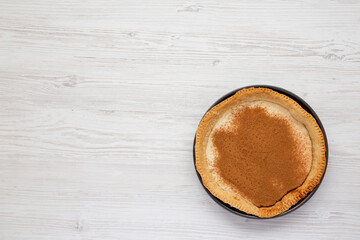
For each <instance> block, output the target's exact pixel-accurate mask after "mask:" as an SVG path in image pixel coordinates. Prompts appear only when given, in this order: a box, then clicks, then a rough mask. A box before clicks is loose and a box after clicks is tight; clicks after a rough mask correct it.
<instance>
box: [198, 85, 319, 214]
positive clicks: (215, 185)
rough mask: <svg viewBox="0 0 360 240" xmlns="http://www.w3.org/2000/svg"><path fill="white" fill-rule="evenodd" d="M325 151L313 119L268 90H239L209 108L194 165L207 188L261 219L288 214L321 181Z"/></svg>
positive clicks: (201, 129) (202, 121) (228, 202)
mask: <svg viewBox="0 0 360 240" xmlns="http://www.w3.org/2000/svg"><path fill="white" fill-rule="evenodd" d="M325 152H326V147H325V141H324V136H323V133H322V131H321V129H320V127H319V125H318V124H317V122H316V120H315V119H314V117H313V116H312V115H311V114H309V113H308V112H307V111H305V110H304V109H303V108H302V107H301V106H300V105H299V104H298V103H297V102H295V101H294V100H293V99H291V98H289V97H288V96H286V95H283V94H280V93H278V92H276V91H273V90H271V89H269V88H246V89H242V90H239V91H238V92H237V93H236V94H235V95H233V96H231V97H229V98H227V99H226V100H224V101H222V102H221V103H219V104H217V105H216V106H214V107H213V108H211V109H210V110H209V111H208V112H207V113H206V114H205V116H204V117H203V119H202V120H201V122H200V124H199V127H198V129H197V132H196V141H195V161H196V169H197V171H198V173H199V174H200V176H201V179H202V182H203V184H204V186H205V187H206V188H207V189H208V190H209V191H210V192H211V194H212V195H214V196H215V197H217V198H218V199H220V200H221V201H223V202H225V203H227V204H229V205H230V206H232V207H234V208H236V209H238V210H240V211H243V212H245V213H247V214H251V215H255V216H258V217H260V218H268V217H273V216H276V215H278V214H280V213H283V212H285V211H286V210H288V209H289V208H291V206H293V205H295V204H296V203H297V202H298V201H300V200H301V199H303V198H304V197H305V196H306V195H307V194H308V193H310V192H311V191H312V190H313V189H314V187H316V186H317V185H318V184H319V183H320V180H321V178H322V175H323V174H324V171H325V166H326V157H325Z"/></svg>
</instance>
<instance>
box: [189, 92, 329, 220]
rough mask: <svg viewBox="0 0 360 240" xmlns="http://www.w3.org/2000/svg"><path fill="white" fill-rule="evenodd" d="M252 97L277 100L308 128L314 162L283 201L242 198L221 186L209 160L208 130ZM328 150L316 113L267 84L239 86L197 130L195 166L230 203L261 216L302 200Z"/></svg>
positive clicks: (207, 184)
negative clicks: (254, 201)
mask: <svg viewBox="0 0 360 240" xmlns="http://www.w3.org/2000/svg"><path fill="white" fill-rule="evenodd" d="M252 99H253V100H255V99H263V100H266V101H270V102H274V103H276V104H279V105H281V106H283V107H285V108H286V109H288V110H289V112H290V113H291V115H292V116H293V117H294V118H295V119H297V120H298V121H299V122H301V123H303V124H304V126H305V127H306V129H307V130H308V132H309V135H310V138H311V142H312V157H313V159H312V166H311V169H310V172H309V174H308V176H307V178H306V179H305V181H304V183H303V184H302V185H301V186H300V187H298V188H296V189H294V190H292V191H290V192H289V193H287V194H286V195H285V196H284V197H283V198H282V199H281V200H280V201H278V202H277V203H276V204H275V205H273V206H271V207H261V208H258V207H256V206H255V205H253V204H252V203H250V202H249V201H247V200H246V199H244V198H242V197H241V196H240V195H238V194H236V193H234V192H232V191H231V190H229V189H224V188H222V187H221V186H220V184H219V183H217V182H216V181H215V180H214V176H213V175H212V173H211V170H210V169H209V168H208V164H207V158H206V146H207V142H208V139H209V134H210V133H211V131H212V128H213V127H214V124H215V123H216V122H217V120H218V118H219V117H220V116H221V115H222V113H224V112H225V111H226V110H227V109H230V108H231V107H232V106H235V105H237V104H239V102H242V101H244V100H246V101H251V100H252ZM325 152H326V147H325V140H324V136H323V133H322V131H321V129H320V127H319V126H318V124H317V122H316V120H315V119H314V117H313V116H312V115H311V114H309V113H308V112H306V111H305V110H304V109H303V108H302V107H301V106H300V105H299V104H298V103H297V102H295V101H294V100H293V99H291V98H289V97H287V96H285V95H283V94H280V93H278V92H276V91H273V90H271V89H268V88H246V89H242V90H239V91H238V92H237V93H236V94H235V95H233V96H231V97H229V98H227V99H226V100H224V101H222V102H221V103H219V104H217V105H216V106H214V107H213V108H211V109H210V110H209V111H208V112H207V113H206V114H205V116H204V117H203V119H202V120H201V122H200V124H199V126H198V129H197V132H196V142H195V160H196V169H197V171H198V172H199V174H200V176H201V178H202V182H203V184H204V186H205V187H206V188H207V189H208V190H209V191H210V192H211V193H212V194H213V195H214V196H216V197H217V198H219V199H220V200H222V201H223V202H225V203H228V204H229V205H231V206H232V207H235V208H237V209H239V210H240V211H243V212H246V213H248V214H253V215H255V216H258V217H261V218H268V217H273V216H276V215H278V214H280V213H282V212H285V211H286V210H288V209H289V208H290V207H291V206H293V205H294V204H296V203H297V202H298V201H299V200H301V199H302V198H304V197H305V196H306V195H307V194H308V193H309V192H311V191H312V190H313V189H314V188H315V187H316V186H317V185H318V184H319V183H320V180H321V177H322V175H323V174H324V171H325V167H326V157H325Z"/></svg>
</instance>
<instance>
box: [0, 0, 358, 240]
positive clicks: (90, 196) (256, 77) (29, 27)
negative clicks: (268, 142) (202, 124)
mask: <svg viewBox="0 0 360 240" xmlns="http://www.w3.org/2000/svg"><path fill="white" fill-rule="evenodd" d="M359 13H360V2H359V1H351V0H337V1H325V0H320V1H316V2H314V1H308V0H302V1H297V2H294V1H280V0H269V1H250V0H243V1H235V0H231V1H215V0H207V1H191V2H187V1H178V0H173V1H162V0H158V1H133V0H132V1H130V0H122V1H115V0H109V1H96V0H93V1H69V0H65V1H61V2H54V1H52V2H49V1H20V0H18V1H9V0H3V1H1V2H0V81H1V84H0V107H1V111H0V239H2V240H9V239H11V240H13V239H22V240H23V239H34V240H35V239H36V240H39V239H239V238H243V239H264V238H266V239H279V238H284V239H304V238H307V239H357V238H358V236H359V234H360V193H359V190H360V189H359V187H360V157H359V156H360V148H359V145H360V132H359V124H360V14H359ZM251 84H270V85H276V86H279V87H282V88H285V89H288V90H290V91H293V92H294V93H295V94H297V95H299V96H300V97H302V98H303V99H305V100H306V101H307V102H308V103H309V104H310V105H311V106H312V107H313V108H314V109H315V111H316V112H317V113H318V115H319V117H320V118H321V120H322V122H323V124H324V126H325V129H326V131H327V134H328V140H329V148H330V158H329V165H328V169H327V173H326V176H325V179H324V181H323V184H322V185H321V187H320V188H319V190H318V192H317V193H316V194H315V195H314V197H313V198H312V199H311V200H310V201H309V202H308V203H307V204H305V205H304V206H303V207H301V208H300V209H299V210H297V211H296V212H294V213H292V214H289V215H287V216H284V217H281V218H277V219H272V220H264V221H255V220H250V219H244V218H241V217H238V216H235V215H233V214H231V213H229V212H226V211H225V210H224V209H222V208H221V207H219V206H217V205H216V203H215V202H213V201H212V199H211V198H210V197H209V196H208V195H207V194H206V193H205V191H204V190H203V189H202V187H201V185H200V183H199V181H198V179H197V177H196V174H195V171H194V167H193V162H192V143H193V137H194V134H195V130H196V127H197V124H198V122H199V121H200V119H201V117H202V115H203V114H204V112H205V111H206V110H207V108H208V107H209V106H210V105H211V104H212V103H213V102H214V101H215V100H216V99H218V98H219V97H220V96H222V95H224V94H225V93H227V92H229V91H231V90H233V89H236V88H239V87H242V86H246V85H251Z"/></svg>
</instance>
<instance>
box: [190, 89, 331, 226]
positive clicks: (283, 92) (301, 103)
mask: <svg viewBox="0 0 360 240" xmlns="http://www.w3.org/2000/svg"><path fill="white" fill-rule="evenodd" d="M251 87H255V88H256V87H262V88H269V89H272V90H274V91H276V92H278V93H281V94H284V95H286V96H288V97H290V98H292V99H293V100H294V101H296V102H297V103H298V104H299V105H300V106H301V107H302V108H303V109H305V110H306V111H307V112H308V113H310V114H311V115H312V116H313V117H314V118H315V120H316V122H317V123H318V125H319V127H320V128H321V131H322V133H323V135H324V140H325V147H326V154H325V156H326V166H325V171H324V174H323V176H322V178H321V180H320V182H319V184H318V185H317V186H316V187H315V188H314V189H313V190H312V191H311V192H310V193H309V194H308V195H306V197H304V198H303V199H302V200H300V201H299V202H298V203H296V204H295V205H294V206H292V207H291V208H290V209H288V210H287V211H285V212H283V213H281V214H279V215H276V216H274V217H271V218H276V217H280V216H284V215H285V214H288V213H290V212H292V211H294V210H296V209H298V208H299V207H301V206H302V205H304V204H305V203H306V202H307V201H308V200H309V199H310V198H311V197H312V196H313V195H314V193H315V192H316V191H317V189H318V188H319V186H320V184H321V182H322V180H323V178H324V176H325V172H326V167H327V164H328V155H329V148H328V142H327V138H326V133H325V129H324V127H323V125H322V123H321V121H320V119H319V117H318V116H317V115H316V113H315V111H314V110H313V109H312V108H311V107H310V106H309V105H308V104H307V103H306V102H305V101H304V100H303V99H301V98H300V97H299V96H297V95H295V94H294V93H292V92H290V91H287V90H285V89H282V88H279V87H275V86H269V85H253V86H247V87H242V88H239V89H236V90H234V91H231V92H229V93H228V94H226V95H224V96H223V97H221V98H220V99H218V100H217V101H216V102H215V103H214V104H213V105H212V106H211V107H210V108H209V109H208V110H207V111H206V112H208V111H209V110H210V109H211V108H212V107H214V106H215V105H217V104H219V103H220V102H222V101H224V100H225V99H227V98H229V97H231V96H232V95H234V94H235V93H236V92H237V91H239V90H241V89H244V88H251ZM205 114H206V113H205ZM205 114H204V115H205ZM195 140H196V134H195V138H194V144H193V161H194V166H195V171H196V174H197V176H198V178H199V180H200V182H201V185H202V186H203V187H204V189H205V191H206V192H207V193H208V194H209V195H210V197H211V198H212V199H214V201H215V202H217V203H218V204H219V205H220V206H222V207H224V208H225V209H227V210H229V211H230V212H232V213H235V214H237V215H240V216H243V217H247V218H253V219H269V218H260V217H257V216H254V215H251V214H247V213H245V212H243V211H240V210H238V209H236V208H234V207H231V206H230V205H229V204H227V203H224V202H223V201H221V200H220V199H218V198H217V197H215V196H214V195H212V194H211V193H210V192H209V190H208V189H207V188H205V186H204V184H203V182H202V179H201V176H200V174H199V173H198V171H197V170H196V164H195V163H196V159H195Z"/></svg>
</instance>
